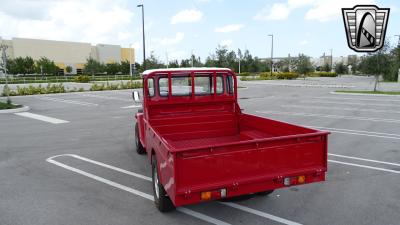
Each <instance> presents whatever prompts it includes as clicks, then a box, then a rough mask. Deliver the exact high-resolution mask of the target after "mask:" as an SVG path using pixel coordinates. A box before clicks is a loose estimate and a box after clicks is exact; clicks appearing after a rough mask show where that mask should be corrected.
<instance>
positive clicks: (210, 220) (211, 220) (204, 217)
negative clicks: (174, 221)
mask: <svg viewBox="0 0 400 225" xmlns="http://www.w3.org/2000/svg"><path fill="white" fill-rule="evenodd" d="M59 156H62V155H59ZM59 156H53V157H50V158H48V159H46V161H47V162H49V163H52V164H54V165H57V166H59V167H62V168H64V169H67V170H70V171H72V172H75V173H78V174H81V175H83V176H86V177H89V178H91V179H93V180H96V181H99V182H102V183H105V184H107V185H110V186H112V187H115V188H118V189H121V190H124V191H126V192H129V193H131V194H134V195H137V196H140V197H143V198H145V199H148V200H150V201H154V197H153V195H150V194H147V193H144V192H141V191H139V190H136V189H133V188H130V187H127V186H125V185H122V184H119V183H116V182H114V181H111V180H108V179H105V178H103V177H99V176H97V175H94V174H91V173H88V172H85V171H83V170H80V169H77V168H74V167H72V166H68V165H66V164H64V163H60V162H58V161H55V160H54V158H56V157H59ZM88 160H90V159H88ZM85 161H86V160H85ZM96 164H97V163H96ZM177 210H178V211H179V212H182V213H184V214H187V215H190V216H193V217H195V218H198V219H200V220H203V221H205V222H208V223H211V224H216V225H230V224H229V223H226V222H224V221H221V220H218V219H215V218H213V217H210V216H207V215H205V214H202V213H199V212H195V211H193V210H190V209H187V208H177Z"/></svg>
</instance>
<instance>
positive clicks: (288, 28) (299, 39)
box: [0, 0, 400, 62]
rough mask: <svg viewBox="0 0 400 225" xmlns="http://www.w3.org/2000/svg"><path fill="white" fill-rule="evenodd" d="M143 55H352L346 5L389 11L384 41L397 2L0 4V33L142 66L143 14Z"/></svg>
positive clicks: (399, 14)
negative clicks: (103, 51)
mask: <svg viewBox="0 0 400 225" xmlns="http://www.w3.org/2000/svg"><path fill="white" fill-rule="evenodd" d="M137 4H144V7H145V34H146V54H147V56H149V55H150V54H151V52H153V54H154V55H156V56H157V57H158V58H159V59H160V60H162V61H164V62H165V61H166V59H167V56H168V59H169V60H173V59H178V60H180V59H182V58H188V57H189V56H190V55H191V53H194V54H195V55H199V56H200V57H201V59H202V60H204V59H205V58H206V57H207V56H208V55H210V54H212V53H214V52H215V49H216V48H217V46H218V45H221V46H225V47H227V48H228V49H231V50H235V51H237V49H238V48H240V49H242V50H243V49H248V50H249V51H250V53H251V54H252V55H253V56H258V57H260V58H265V57H270V54H271V53H270V52H271V37H269V36H268V35H269V34H273V35H274V57H285V56H288V54H290V55H292V56H293V55H298V54H299V53H303V54H306V55H309V56H311V57H319V56H321V55H322V54H324V53H326V54H330V49H332V50H333V56H334V57H339V56H347V55H349V54H355V52H354V51H352V50H351V49H349V47H348V46H347V40H346V35H345V29H344V25H343V19H342V15H341V8H343V7H348V8H350V7H353V6H355V5H357V4H375V5H377V6H378V7H389V8H391V12H390V17H389V22H388V28H387V34H386V39H387V40H390V41H391V43H393V44H394V43H396V44H397V40H398V38H397V37H395V36H394V35H396V34H400V2H399V1H398V0H384V1H378V0H362V1H360V0H334V1H329V0H274V1H265V0H251V1H243V0H185V1H184V0H168V1H161V0H0V36H1V37H2V38H3V39H10V38H12V37H20V38H37V39H48V40H61V41H78V42H88V43H92V44H99V43H101V44H117V45H121V46H122V47H129V46H132V47H134V48H135V50H136V60H137V61H139V62H141V61H142V58H143V57H142V27H141V22H142V21H141V19H142V17H141V16H142V14H141V9H140V8H138V7H137Z"/></svg>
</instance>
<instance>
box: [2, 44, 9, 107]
mask: <svg viewBox="0 0 400 225" xmlns="http://www.w3.org/2000/svg"><path fill="white" fill-rule="evenodd" d="M7 48H8V46H7V45H3V44H2V45H0V50H1V51H2V54H1V58H2V61H3V63H2V66H3V71H4V76H5V77H6V85H5V86H4V88H5V87H7V90H6V94H7V102H10V93H9V89H8V88H9V87H8V76H7V53H6V50H7Z"/></svg>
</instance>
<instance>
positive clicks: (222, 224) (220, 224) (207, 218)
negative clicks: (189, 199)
mask: <svg viewBox="0 0 400 225" xmlns="http://www.w3.org/2000/svg"><path fill="white" fill-rule="evenodd" d="M176 210H177V211H179V212H181V213H185V214H187V215H191V216H193V217H196V218H197V219H201V220H204V221H206V222H209V223H211V224H218V225H229V224H230V223H226V222H223V221H221V220H218V219H215V218H213V217H210V216H207V215H205V214H202V213H199V212H196V211H193V210H191V209H188V208H184V207H180V208H177V209H176Z"/></svg>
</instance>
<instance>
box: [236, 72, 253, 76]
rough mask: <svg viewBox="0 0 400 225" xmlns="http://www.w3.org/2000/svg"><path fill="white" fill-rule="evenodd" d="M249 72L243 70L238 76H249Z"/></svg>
mask: <svg viewBox="0 0 400 225" xmlns="http://www.w3.org/2000/svg"><path fill="white" fill-rule="evenodd" d="M250 75H251V74H250V72H243V73H239V74H238V76H242V77H247V76H250Z"/></svg>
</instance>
